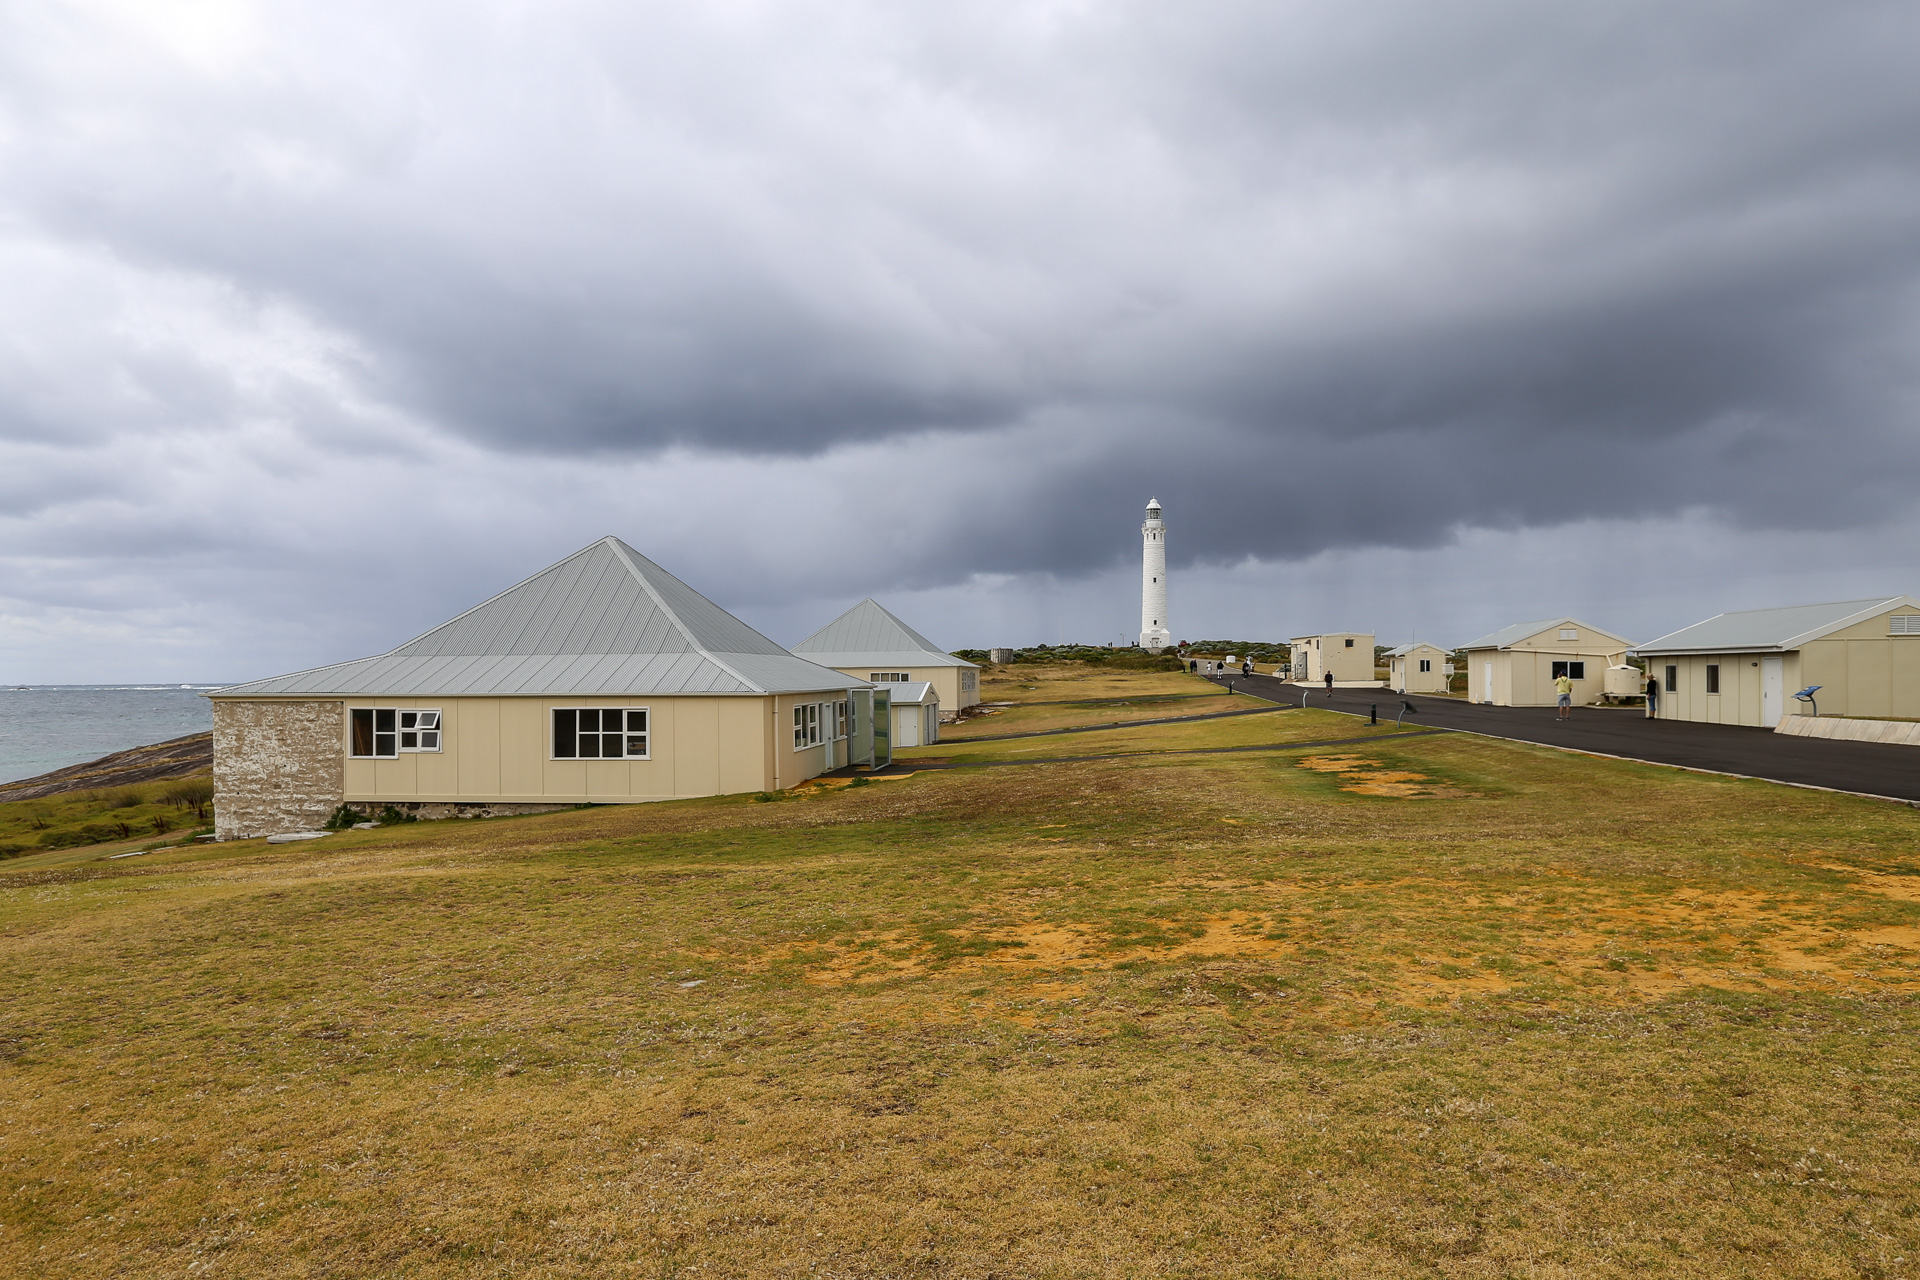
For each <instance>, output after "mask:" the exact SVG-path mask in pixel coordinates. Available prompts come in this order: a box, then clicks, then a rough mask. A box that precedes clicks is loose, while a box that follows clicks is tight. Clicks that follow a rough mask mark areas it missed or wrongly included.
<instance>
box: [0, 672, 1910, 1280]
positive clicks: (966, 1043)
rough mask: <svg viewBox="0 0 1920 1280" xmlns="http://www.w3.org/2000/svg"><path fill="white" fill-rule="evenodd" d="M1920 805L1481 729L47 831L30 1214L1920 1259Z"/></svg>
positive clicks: (722, 1236)
mask: <svg viewBox="0 0 1920 1280" xmlns="http://www.w3.org/2000/svg"><path fill="white" fill-rule="evenodd" d="M1140 678H1141V679H1143V680H1162V679H1164V677H1159V676H1142V677H1140ZM1108 692H1111V691H1108V690H1105V689H1103V690H1102V691H1101V696H1105V695H1106V694H1107V693H1108ZM1119 692H1120V693H1122V694H1123V693H1124V690H1122V691H1119ZM1166 692H1167V691H1166V690H1165V689H1161V688H1158V687H1157V686H1156V687H1155V689H1154V690H1153V693H1154V695H1155V696H1158V695H1162V694H1165V693H1166ZM1267 722H1271V723H1270V727H1271V725H1277V724H1279V723H1282V722H1285V723H1286V724H1288V725H1289V729H1288V732H1289V733H1290V734H1296V733H1297V734H1304V735H1305V737H1304V738H1303V737H1299V736H1295V737H1292V738H1290V739H1289V740H1293V741H1302V740H1306V739H1308V738H1310V739H1312V740H1316V741H1318V740H1325V739H1334V738H1341V737H1351V736H1355V735H1356V734H1358V733H1359V732H1360V730H1359V729H1357V728H1356V724H1355V721H1353V720H1352V719H1350V718H1347V717H1343V716H1338V715H1335V714H1333V713H1330V712H1326V711H1320V710H1306V711H1301V710H1287V711H1282V712H1278V713H1276V714H1275V715H1273V716H1256V717H1247V718H1244V719H1232V720H1223V721H1216V722H1211V724H1210V726H1209V725H1205V724H1203V725H1187V726H1167V727H1166V728H1165V730H1164V731H1165V732H1169V733H1172V732H1176V731H1177V732H1178V734H1179V735H1180V737H1179V740H1178V745H1179V746H1182V747H1187V748H1192V747H1194V746H1202V747H1203V746H1205V745H1206V744H1207V743H1208V742H1210V741H1215V739H1210V738H1209V737H1208V734H1218V735H1221V736H1220V737H1219V738H1218V739H1217V741H1218V742H1220V743H1226V742H1233V741H1238V740H1239V739H1236V738H1235V737H1233V735H1239V734H1244V732H1245V731H1246V727H1247V726H1249V725H1256V724H1262V723H1267ZM1160 731H1161V730H1156V729H1152V728H1137V729H1130V730H1124V731H1114V732H1118V733H1121V734H1123V735H1127V736H1128V737H1129V740H1131V738H1132V737H1135V736H1150V735H1152V734H1154V733H1156V732H1160ZM1080 736H1081V737H1082V738H1096V737H1100V736H1102V735H1094V734H1089V735H1080ZM1040 741H1063V742H1070V741H1073V739H1071V738H1068V739H1059V740H1052V739H1042V740H1040ZM1268 741H1273V739H1268ZM986 745H987V744H982V745H981V748H979V749H984V748H985V747H986ZM1169 745H1172V743H1171V740H1169ZM933 751H934V752H935V753H936V754H937V753H938V752H939V751H940V748H934V749H933ZM1916 837H1920V813H1916V812H1915V811H1914V810H1911V809H1907V808H1899V807H1895V806H1891V805H1884V804H1876V803H1872V802H1867V801H1861V800H1855V799H1850V798H1846V797H1839V796H1831V795H1826V794H1822V793H1817V792H1810V791H1804V790H1796V789H1791V788H1785V787H1775V786H1769V785H1766V784H1762V783H1754V782H1745V781H1738V780H1733V779H1726V778H1716V777H1707V776H1701V775H1694V774H1687V773H1681V772H1678V771H1673V770H1665V769H1659V768H1653V767H1645V766H1638V765H1632V764H1626V763H1621V762H1617V761H1607V760H1596V759H1590V758H1586V757H1581V756H1575V755H1569V754H1563V753H1558V752H1553V751H1548V750H1544V749H1537V748H1531V747H1526V746H1522V745H1518V744H1512V743H1505V742H1498V741H1493V740H1488V739H1479V738H1472V737H1466V736H1455V735H1439V736H1429V737H1419V738H1398V739H1391V740H1382V741H1379V742H1377V743H1373V742H1369V743H1363V744H1359V745H1351V746H1345V747H1341V748H1338V749H1325V748H1313V747H1305V748H1300V747H1296V748H1290V749H1289V748H1284V747H1281V748H1275V749H1272V750H1265V751H1254V752H1250V753H1244V754H1234V755H1180V754H1162V755H1157V756H1153V757H1149V758H1136V759H1128V760H1115V761H1094V762H1087V763H1075V764H1058V763H1054V764H1040V765H1035V766H1033V767H1028V768H995V769H977V770H976V769H956V770H952V771H948V772H938V773H933V772H923V773H920V774H917V775H915V776H913V777H911V778H907V779H904V780H892V781H885V782H876V783H873V784H871V785H866V786H860V787H851V788H850V787H845V786H834V785H823V786H816V787H811V788H808V789H807V790H806V791H805V792H803V793H801V794H799V795H797V796H794V797H792V798H788V799H783V800H781V801H780V802H778V803H770V804H769V803H751V802H749V801H747V800H745V799H718V800H709V801H696V802H687V803H677V804H663V805H652V806H638V807H631V808H600V809H592V810H582V811H575V812H569V813H563V814H553V815H545V816H541V817H534V818H521V819H511V820H495V821H489V822H467V823H451V822H449V823H423V824H419V825H417V826H412V827H404V828H390V829H385V830H381V831H375V832H364V833H361V832H355V833H347V834H343V835H338V836H334V837H331V838H329V839H327V840H323V841H315V842H312V843H311V844H306V845H293V846H277V847H274V848H272V849H268V848H267V847H265V846H263V845H260V844H257V843H246V844H235V845H226V846H220V847H217V848H212V849H208V848H188V849H180V850H174V851H170V852H160V853H154V854H150V855H148V856H147V857H144V858H141V859H136V860H134V861H132V862H130V863H128V862H120V863H112V864H101V863H95V864H91V865H88V866H84V867H74V868H52V869H48V868H41V869H15V870H8V869H7V867H6V866H0V966H3V971H0V981H4V983H5V989H6V990H7V992H8V998H7V1000H6V1001H5V1002H4V1003H3V1004H0V1123H3V1124H4V1128H0V1144H3V1145H0V1169H4V1173H5V1175H6V1178H5V1183H4V1185H5V1186H6V1188H7V1194H6V1195H5V1196H4V1197H0V1270H6V1271H10V1272H12V1273H16V1274H28V1273H35V1274H62V1275H67V1276H96V1275H98V1276H107V1275H115V1276H122V1275H160V1274H168V1275H177V1274H187V1273H191V1274H215V1275H219V1274H226V1275H246V1276H262V1277H275V1276H310V1275H317V1274H352V1275H368V1274H381V1275H406V1276H463V1277H464V1276H473V1275H495V1274H498V1275H517V1276H580V1275H593V1276H649V1277H651V1276H666V1275H673V1276H715V1275H720V1276H786V1275H790V1276H803V1275H841V1276H941V1277H980V1278H982V1280H984V1278H985V1277H989V1276H995V1277H1019V1276H1033V1277H1056V1276H1062V1277H1064V1276H1114V1277H1122V1276H1125V1277H1132V1276H1142V1277H1145V1276H1169V1275H1193V1276H1247V1277H1254V1276H1260V1277H1269V1276H1289V1275H1300V1276H1356V1277H1358V1276H1369V1277H1378V1276H1433V1275H1447V1276H1489V1277H1492V1276H1509V1275H1515V1276H1520V1275H1526V1276H1543V1277H1547V1276H1582V1277H1590V1276H1623V1277H1624V1276H1647V1275H1673V1276H1735V1275H1739V1276H1746V1275H1752V1274H1755V1273H1759V1272H1764V1271H1772V1272H1775V1273H1778V1274H1782V1275H1798V1276H1843V1275H1844V1276H1858V1275H1873V1274H1879V1275H1897V1274H1904V1272H1905V1269H1906V1266H1907V1264H1906V1263H1905V1262H1899V1263H1896V1262H1895V1259H1896V1258H1904V1259H1914V1258H1920V1221H1917V1220H1916V1218H1915V1216H1914V1210H1913V1198H1912V1195H1911V1187H1912V1185H1913V1183H1914V1181H1915V1178H1916V1176H1920V1149H1917V1148H1916V1145H1915V1143H1914V1141H1913V1137H1912V1119H1911V1117H1912V1116H1913V1115H1914V1114H1915V1103H1916V1101H1917V1100H1920V1099H1917V1098H1916V1094H1917V1093H1920V1085H1916V1083H1915V1077H1914V1073H1913V1070H1912V1066H1913V1063H1912V1057H1913V1050H1912V1049H1911V1045H1912V1044H1913V1037H1914V1033H1915V1031H1916V1030H1917V1029H1920V1016H1917V1015H1920V1007H1916V1003H1915V991H1916V990H1917V989H1920V967H1916V966H1917V965H1920V866H1916V865H1915V861H1916V860H1915V855H1914V850H1915V848H1916ZM8 865H11V866H14V867H17V866H18V864H8Z"/></svg>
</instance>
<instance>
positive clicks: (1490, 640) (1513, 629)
mask: <svg viewBox="0 0 1920 1280" xmlns="http://www.w3.org/2000/svg"><path fill="white" fill-rule="evenodd" d="M1569 625H1571V626H1574V627H1577V628H1579V629H1581V630H1583V631H1594V632H1598V633H1599V634H1600V635H1603V636H1607V637H1609V638H1611V639H1614V640H1618V641H1619V642H1620V643H1621V644H1622V645H1624V646H1625V647H1626V648H1627V649H1628V650H1631V649H1632V648H1633V641H1631V640H1629V639H1627V638H1626V637H1625V636H1623V635H1617V634H1615V633H1614V632H1612V631H1609V630H1607V629H1606V628H1605V627H1596V626H1594V625H1593V624H1592V623H1591V622H1585V621H1583V620H1581V619H1579V618H1575V617H1571V616H1568V615H1564V614H1563V615H1562V616H1560V617H1558V618H1535V619H1530V620H1529V621H1526V622H1514V623H1509V624H1508V625H1506V626H1504V627H1499V628H1496V629H1495V630H1493V631H1489V632H1487V634H1486V635H1483V636H1479V637H1477V638H1476V639H1473V640H1469V641H1467V643H1465V644H1463V645H1459V646H1457V647H1458V648H1461V649H1505V648H1508V647H1510V646H1512V645H1513V644H1515V643H1516V642H1518V641H1521V640H1525V639H1526V638H1527V637H1528V636H1535V635H1539V634H1540V633H1541V632H1542V631H1546V630H1548V629H1549V628H1552V627H1564V626H1569Z"/></svg>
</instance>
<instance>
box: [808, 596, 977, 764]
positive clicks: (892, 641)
mask: <svg viewBox="0 0 1920 1280" xmlns="http://www.w3.org/2000/svg"><path fill="white" fill-rule="evenodd" d="M793 652H794V653H795V654H796V655H798V656H799V657H802V658H805V659H806V660H807V661H809V662H817V663H819V664H820V665H821V666H823V667H832V668H833V669H834V670H835V671H838V672H841V673H842V674H844V675H849V676H853V677H854V678H855V679H858V680H864V681H866V682H868V683H870V684H886V685H895V684H913V683H918V682H922V681H924V682H926V683H928V684H931V685H932V686H933V688H934V692H935V693H936V694H937V695H939V699H940V708H941V714H942V715H944V716H945V717H946V718H947V719H949V720H951V719H953V718H954V716H956V715H957V714H959V712H960V711H962V710H963V709H965V708H967V707H971V706H973V705H974V704H975V703H977V702H979V701H980V668H979V667H977V666H975V665H974V664H973V663H971V662H968V661H966V660H965V659H964V658H956V657H954V656H953V655H952V654H950V653H946V652H944V651H942V650H940V649H938V648H936V647H935V646H934V643H933V641H931V640H929V639H927V638H926V637H925V636H923V635H921V634H920V633H919V632H918V631H915V630H914V629H913V628H912V627H910V626H908V625H907V624H906V623H904V622H902V621H901V620H900V619H898V618H896V617H894V616H893V614H891V613H889V612H887V611H886V610H885V609H884V608H882V607H881V606H880V605H879V603H877V602H876V601H873V600H862V601H861V602H860V603H859V604H857V605H855V606H853V608H851V609H849V610H847V611H846V612H845V613H843V614H841V615H840V616H839V617H837V618H835V619H834V620H833V621H832V622H829V623H828V624H827V625H826V626H824V627H822V628H820V629H819V630H818V631H816V632H814V633H813V634H812V635H810V636H808V637H807V638H806V639H805V640H802V641H801V642H800V643H799V644H797V645H795V646H793ZM895 745H896V746H897V745H899V744H898V743H896V744H895Z"/></svg>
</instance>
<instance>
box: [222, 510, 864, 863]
mask: <svg viewBox="0 0 1920 1280" xmlns="http://www.w3.org/2000/svg"><path fill="white" fill-rule="evenodd" d="M865 687H866V683H865V681H862V680H854V679H850V678H848V677H847V676H846V675H844V674H842V673H841V672H838V671H834V670H832V669H830V668H827V667H823V666H819V665H817V664H815V663H812V662H808V661H806V660H805V659H802V658H797V657H795V656H794V655H793V654H792V653H790V652H788V651H787V650H786V649H784V648H782V647H781V646H780V645H778V644H776V643H775V642H774V641H772V640H770V639H768V638H767V637H766V636H763V635H761V634H760V633H759V632H757V631H755V630H754V629H753V628H752V627H749V626H748V625H747V624H746V623H744V622H742V621H740V620H739V619H738V618H736V617H734V616H733V615H732V614H729V613H728V612H726V611H725V610H724V609H722V608H720V606H718V605H716V604H714V603H713V602H712V601H711V600H708V599H707V598H706V597H704V596H702V595H701V594H700V593H699V592H697V591H695V590H694V589H693V588H692V587H690V586H688V585H687V584H686V583H684V582H682V581H680V580H679V579H678V578H676V577H674V576H673V575H672V574H670V573H668V572H667V571H666V570H664V569H662V568H661V567H660V566H659V565H657V564H654V563H653V562H652V561H651V560H648V559H647V558H646V557H645V556H643V555H641V554H640V553H639V552H637V551H635V550H634V549H633V548H632V547H630V546H628V545H627V544H626V543H624V542H622V541H620V540H619V539H618V538H612V537H608V538H602V539H601V540H600V541H598V542H596V543H594V544H593V545H591V546H589V547H586V548H585V549H583V550H581V551H578V552H576V553H574V554H573V555H570V556H568V557H567V558H566V559H564V560H562V561H560V562H559V563H558V564H555V565H553V566H551V567H549V568H546V569H543V570H541V571H540V572H539V573H537V574H535V575H533V576H532V577H531V578H528V579H527V580H526V581H524V582H522V583H520V584H518V585H517V586H514V587H510V588H508V589H507V590H506V591H503V592H501V593H500V594H499V595H497V596H494V597H493V598H492V599H490V600H487V601H485V602H484V603H482V604H479V605H476V606H474V607H473V608H472V609H469V610H467V611H466V612H465V613H462V614H461V615H459V616H458V617H456V618H454V619H452V620H451V621H449V622H446V623H444V624H442V625H440V626H438V627H435V628H434V629H433V630H431V631H429V632H427V633H426V634H425V635H422V636H420V637H418V638H417V639H414V640H409V641H408V642H407V643H405V644H403V645H401V646H400V647H399V648H397V649H394V650H392V651H391V652H389V653H385V654H381V655H380V656H378V657H374V658H362V659H359V660H357V661H353V662H343V663H338V664H335V665H333V666H327V667H319V668H316V669H314V670H310V671H301V672H296V673H294V674H292V675H285V676H275V677H273V678H271V679H267V680H255V681H252V682H250V683H247V684H240V685H233V686H231V687H229V688H225V689H219V690H216V691H215V692H213V693H212V694H210V695H208V696H209V697H210V698H211V699H212V701H213V728H214V734H213V746H214V764H213V773H214V788H215V797H214V831H215V834H216V835H217V836H218V837H219V838H220V839H222V840H233V839H241V838H245V837H248V836H258V835H271V834H274V833H276V832H283V831H294V830H300V829H303V828H310V827H315V826H318V825H320V824H321V823H323V822H325V821H326V820H327V819H328V817H329V816H330V815H332V814H333V813H334V812H335V811H336V809H338V808H339V806H341V805H343V804H345V805H350V806H354V807H356V808H358V809H360V810H362V811H363V812H373V811H377V810H380V809H382V808H385V807H386V806H389V805H391V806H393V807H395V808H397V809H399V810H400V811H402V812H405V813H411V814H414V815H416V816H418V817H423V818H434V817H456V816H458V817H464V816H481V815H494V814H506V813H530V812H541V811H545V810H550V809H560V808H568V807H572V806H575V805H581V804H629V803H636V802H640V801H648V800H672V799H679V798H682V797H688V796H710V795H720V794H726V793H731V792H743V791H778V790H781V789H783V788H786V787H791V786H793V785H794V784H795V783H798V782H801V781H804V780H805V779H807V778H811V777H814V776H815V775H817V774H821V773H825V772H827V771H828V770H830V769H834V768H837V767H839V766H842V765H845V764H847V763H849V760H848V752H849V734H850V729H854V728H857V726H853V725H851V724H850V717H852V716H854V715H856V714H857V713H858V712H857V708H858V706H859V705H866V706H871V705H872V703H871V700H865V701H864V704H862V703H861V702H860V701H858V700H850V698H849V693H850V691H851V690H854V689H855V688H859V689H864V688H865ZM865 736H866V738H867V740H868V741H871V739H872V736H873V735H872V734H871V733H870V732H869V733H867V734H866V735H865Z"/></svg>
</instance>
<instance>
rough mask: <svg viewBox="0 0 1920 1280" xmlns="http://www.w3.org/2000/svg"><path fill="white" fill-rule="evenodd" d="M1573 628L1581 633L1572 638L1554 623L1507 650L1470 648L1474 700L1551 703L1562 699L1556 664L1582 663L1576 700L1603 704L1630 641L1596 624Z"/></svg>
mask: <svg viewBox="0 0 1920 1280" xmlns="http://www.w3.org/2000/svg"><path fill="white" fill-rule="evenodd" d="M1572 629H1573V630H1575V631H1576V632H1577V633H1578V634H1577V636H1576V638H1574V639H1572V640H1562V639H1560V636H1559V630H1560V628H1558V627H1549V628H1547V629H1546V630H1544V631H1540V632H1536V633H1535V634H1533V635H1531V636H1527V637H1525V638H1524V639H1521V640H1517V641H1515V642H1513V643H1512V644H1511V645H1509V646H1507V647H1506V648H1504V649H1469V650H1467V654H1466V658H1467V697H1468V699H1469V700H1471V701H1473V702H1491V703H1493V705H1495V706H1497V707H1550V706H1553V705H1554V704H1555V703H1557V702H1558V701H1559V700H1560V695H1559V692H1558V690H1556V689H1555V687H1554V683H1553V681H1554V675H1553V664H1554V663H1556V662H1580V663H1584V664H1585V668H1584V674H1583V675H1582V676H1581V677H1580V678H1579V679H1576V680H1575V681H1574V682H1573V701H1574V704H1575V705H1576V706H1581V705H1585V704H1587V703H1590V702H1598V701H1599V700H1600V695H1601V693H1602V692H1603V690H1604V689H1605V687H1606V671H1607V668H1608V667H1610V666H1616V665H1618V664H1620V663H1622V662H1625V661H1626V657H1627V643H1626V641H1624V640H1622V639H1620V638H1619V637H1617V636H1608V635H1605V634H1603V633H1601V632H1598V631H1595V630H1593V629H1592V628H1590V627H1576V628H1572Z"/></svg>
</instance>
